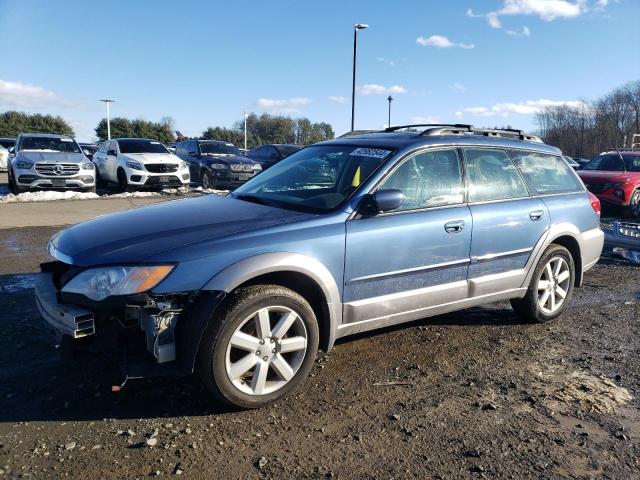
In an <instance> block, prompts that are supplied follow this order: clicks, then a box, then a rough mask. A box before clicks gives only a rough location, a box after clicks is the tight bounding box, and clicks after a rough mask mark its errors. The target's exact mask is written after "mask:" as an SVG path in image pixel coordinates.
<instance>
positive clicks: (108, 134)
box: [100, 98, 115, 140]
mask: <svg viewBox="0 0 640 480" xmlns="http://www.w3.org/2000/svg"><path fill="white" fill-rule="evenodd" d="M100 101H101V102H104V105H105V106H106V107H107V140H111V118H110V117H109V104H110V103H114V102H115V100H109V99H107V98H105V99H102V100H100Z"/></svg>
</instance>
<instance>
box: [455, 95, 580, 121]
mask: <svg viewBox="0 0 640 480" xmlns="http://www.w3.org/2000/svg"><path fill="white" fill-rule="evenodd" d="M560 105H566V106H569V107H572V108H577V107H580V106H581V105H583V102H581V101H580V100H547V99H540V100H527V101H524V102H501V103H496V104H494V105H493V106H491V107H467V108H463V109H462V110H458V111H457V112H456V116H458V117H461V116H464V115H465V114H469V115H476V116H480V117H495V116H499V117H508V116H509V115H512V114H519V115H533V114H535V113H538V112H540V111H542V110H543V109H544V108H546V107H557V106H560Z"/></svg>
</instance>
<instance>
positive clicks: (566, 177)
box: [510, 150, 583, 195]
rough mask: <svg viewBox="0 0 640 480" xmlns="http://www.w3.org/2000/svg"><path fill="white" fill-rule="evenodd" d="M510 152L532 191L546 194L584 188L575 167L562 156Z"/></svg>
mask: <svg viewBox="0 0 640 480" xmlns="http://www.w3.org/2000/svg"><path fill="white" fill-rule="evenodd" d="M510 153H511V156H512V157H513V159H514V161H515V163H516V166H517V167H518V168H519V169H520V172H521V173H522V176H523V177H524V179H525V181H526V182H527V185H528V186H529V190H531V192H532V193H536V194H538V195H545V194H552V193H569V192H579V191H582V190H583V188H582V184H581V183H580V180H578V178H577V176H576V174H575V173H574V172H573V169H572V168H571V167H570V166H569V165H567V162H566V161H565V160H563V159H562V158H561V157H556V156H554V155H546V154H543V153H535V152H525V151H522V150H512V151H511V152H510Z"/></svg>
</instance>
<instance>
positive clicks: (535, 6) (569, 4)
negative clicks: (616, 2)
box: [467, 0, 610, 36]
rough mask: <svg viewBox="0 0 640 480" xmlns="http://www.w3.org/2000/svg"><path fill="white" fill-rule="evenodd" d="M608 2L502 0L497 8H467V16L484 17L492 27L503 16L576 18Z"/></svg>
mask: <svg viewBox="0 0 640 480" xmlns="http://www.w3.org/2000/svg"><path fill="white" fill-rule="evenodd" d="M590 2H591V3H590ZM609 3H610V0H503V3H502V7H501V8H499V9H498V10H495V11H492V12H488V13H485V14H476V13H474V12H473V10H471V9H468V10H467V16H468V17H472V18H477V17H484V18H486V19H487V22H488V23H489V25H490V26H491V27H492V28H502V20H501V19H500V17H504V16H535V17H538V18H540V19H542V20H544V21H545V22H552V21H554V20H556V19H559V18H562V19H571V18H577V17H580V16H582V15H584V14H586V13H587V12H589V11H590V10H594V11H602V10H604V9H605V7H607V5H608V4H609ZM510 32H513V30H511V31H510ZM508 33H509V32H508ZM524 35H525V36H527V34H524Z"/></svg>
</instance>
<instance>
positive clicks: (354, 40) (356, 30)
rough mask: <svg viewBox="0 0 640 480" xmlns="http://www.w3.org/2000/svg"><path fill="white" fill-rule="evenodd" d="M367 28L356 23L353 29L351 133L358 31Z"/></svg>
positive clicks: (354, 107)
mask: <svg viewBox="0 0 640 480" xmlns="http://www.w3.org/2000/svg"><path fill="white" fill-rule="evenodd" d="M366 28H369V25H367V24H366V23H356V24H355V25H354V27H353V82H352V86H351V131H352V132H353V130H354V117H355V111H356V110H355V109H356V54H357V51H358V30H364V29H366Z"/></svg>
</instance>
